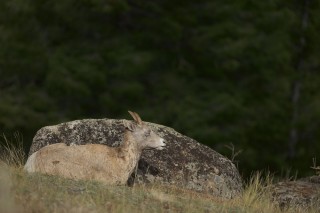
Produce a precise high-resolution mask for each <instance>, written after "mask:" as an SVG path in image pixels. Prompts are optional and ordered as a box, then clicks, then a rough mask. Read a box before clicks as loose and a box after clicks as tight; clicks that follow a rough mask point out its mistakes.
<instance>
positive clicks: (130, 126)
mask: <svg viewBox="0 0 320 213" xmlns="http://www.w3.org/2000/svg"><path fill="white" fill-rule="evenodd" d="M123 125H124V127H125V128H126V129H127V130H129V131H131V132H133V131H134V130H135V129H136V124H135V123H134V122H131V121H125V122H123Z"/></svg>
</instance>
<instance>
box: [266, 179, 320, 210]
mask: <svg viewBox="0 0 320 213" xmlns="http://www.w3.org/2000/svg"><path fill="white" fill-rule="evenodd" d="M271 193H272V200H273V201H274V202H275V203H276V204H278V205H279V206H280V208H281V209H286V208H289V207H290V208H300V209H308V208H315V209H318V210H319V211H320V176H312V177H308V178H303V179H299V180H297V181H284V182H279V183H276V184H274V185H272V186H271Z"/></svg>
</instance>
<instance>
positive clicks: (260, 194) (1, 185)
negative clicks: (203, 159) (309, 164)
mask: <svg viewBox="0 0 320 213" xmlns="http://www.w3.org/2000/svg"><path fill="white" fill-rule="evenodd" d="M1 150H2V153H1V156H0V159H1V161H0V213H10V212H12V213H15V212H27V213H29V212H41V213H42V212H43V213H46V212H59V213H61V212H62V213H63V212H68V213H69V212H75V213H79V212H86V213H87V212H129V211H130V212H132V213H134V212H139V213H143V212H148V213H149V212H266V213H269V212H292V211H293V210H292V209H288V210H285V211H280V209H279V208H278V207H277V206H275V205H274V204H272V203H271V202H270V201H269V200H270V195H269V192H268V190H267V189H268V187H267V186H268V184H269V183H270V181H271V180H270V179H269V178H262V177H261V175H255V176H254V177H253V178H252V179H251V181H250V183H249V184H248V185H247V186H246V188H245V190H244V193H243V194H242V196H241V197H239V198H237V199H234V200H224V199H220V198H216V197H213V196H211V195H208V194H202V193H197V192H194V191H189V190H183V189H179V188H176V187H174V186H166V185H135V186H134V187H127V186H107V185H103V184H101V183H98V182H94V181H74V180H70V179H64V178H61V177H57V176H49V175H42V174H27V173H25V172H24V171H23V169H22V168H23V163H24V161H23V152H22V151H21V150H22V149H21V148H15V147H8V146H6V147H1ZM308 211H309V212H316V211H315V210H314V211H313V210H312V209H310V210H308ZM295 212H306V210H295Z"/></svg>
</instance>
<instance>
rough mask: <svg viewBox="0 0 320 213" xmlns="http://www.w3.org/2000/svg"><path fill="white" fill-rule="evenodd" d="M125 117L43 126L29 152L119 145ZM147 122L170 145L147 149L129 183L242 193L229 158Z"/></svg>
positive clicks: (219, 193) (227, 194)
mask: <svg viewBox="0 0 320 213" xmlns="http://www.w3.org/2000/svg"><path fill="white" fill-rule="evenodd" d="M123 121H125V120H115V119H84V120H75V121H71V122H67V123H61V124H59V125H55V126H46V127H43V128H41V129H40V130H39V131H38V132H37V134H36V135H35V137H34V139H33V143H32V145H31V148H30V152H29V155H31V154H32V153H33V152H36V151H37V150H39V149H40V148H41V147H43V146H46V145H49V144H53V143H61V142H63V143H66V144H67V145H70V144H71V143H73V144H88V143H94V144H105V145H108V146H113V147H114V146H119V144H120V143H121V142H122V140H123V132H124V126H123ZM145 123H146V125H148V126H149V127H150V128H151V129H152V130H153V131H154V132H155V133H157V134H158V135H159V136H161V137H163V138H164V139H165V140H166V142H167V146H166V148H165V149H164V150H161V151H159V150H146V151H144V152H143V153H142V156H141V159H140V161H139V164H138V167H137V170H136V172H135V173H134V174H133V175H132V177H131V178H130V179H129V180H128V184H133V181H134V182H135V183H166V184H174V185H176V186H178V187H184V188H187V189H192V190H197V191H201V192H206V193H210V194H212V195H215V196H219V197H223V198H233V197H235V196H237V195H239V194H240V193H241V191H242V180H241V177H240V175H239V172H238V170H237V168H236V167H235V165H234V164H233V163H232V162H231V161H230V160H229V159H227V158H226V157H224V156H222V155H221V154H219V153H217V152H216V151H214V150H212V149H210V148H209V147H207V146H205V145H202V144H200V143H198V142H197V141H195V140H193V139H191V138H189V137H187V136H184V135H182V134H180V133H178V132H176V131H175V130H174V129H172V128H168V127H165V126H162V125H158V124H153V123H148V122H145Z"/></svg>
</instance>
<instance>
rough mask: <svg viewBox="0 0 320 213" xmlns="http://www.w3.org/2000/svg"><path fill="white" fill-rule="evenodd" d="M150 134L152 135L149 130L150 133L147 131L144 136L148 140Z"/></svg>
mask: <svg viewBox="0 0 320 213" xmlns="http://www.w3.org/2000/svg"><path fill="white" fill-rule="evenodd" d="M150 134H151V131H150V130H149V131H147V132H145V133H144V136H145V137H146V138H147V137H149V136H150Z"/></svg>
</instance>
